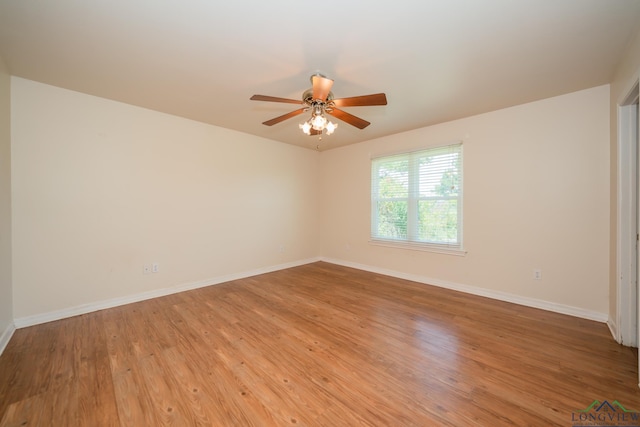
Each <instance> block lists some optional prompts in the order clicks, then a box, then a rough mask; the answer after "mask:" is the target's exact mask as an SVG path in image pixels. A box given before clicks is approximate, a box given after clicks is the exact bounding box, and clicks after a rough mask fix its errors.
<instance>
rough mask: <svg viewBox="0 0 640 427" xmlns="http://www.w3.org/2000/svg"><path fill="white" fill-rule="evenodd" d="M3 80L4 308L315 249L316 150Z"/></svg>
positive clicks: (182, 280)
mask: <svg viewBox="0 0 640 427" xmlns="http://www.w3.org/2000/svg"><path fill="white" fill-rule="evenodd" d="M11 83H12V84H11V90H12V99H13V102H12V116H13V117H12V127H13V128H12V132H13V137H12V144H13V145H12V148H13V153H12V154H13V167H12V186H13V193H14V194H13V220H14V228H13V238H14V247H13V280H14V283H13V287H14V288H13V289H14V300H15V304H14V312H15V318H16V319H18V318H23V317H25V316H34V315H39V314H42V313H48V312H55V311H60V310H66V309H68V308H70V307H78V306H83V305H87V304H89V305H90V304H94V303H96V302H100V301H105V300H111V299H117V298H122V297H127V296H130V295H136V294H141V293H146V292H152V291H154V290H158V289H166V288H171V287H174V286H182V285H185V284H187V285H188V284H192V283H202V282H206V281H208V280H210V279H215V278H219V277H226V276H228V275H232V274H237V273H239V272H244V271H253V270H256V269H260V268H266V267H270V266H278V265H283V264H287V263H294V262H296V261H300V260H305V259H308V258H310V257H315V256H317V254H318V252H319V249H318V246H317V234H316V228H317V227H316V224H317V222H318V216H317V215H318V214H317V213H318V207H319V205H318V200H317V197H316V195H315V194H314V192H313V191H310V190H311V189H315V188H317V184H318V183H317V179H318V176H319V172H318V164H319V155H318V153H317V152H314V151H310V150H306V149H302V148H297V147H293V146H290V145H285V144H281V143H277V142H274V141H269V140H266V139H261V138H257V137H254V136H251V135H247V134H243V133H239V132H235V131H230V130H226V129H222V128H218V127H215V126H210V125H206V124H202V123H198V122H194V121H189V120H186V119H182V118H178V117H175V116H170V115H166V114H161V113H158V112H154V111H150V110H145V109H141V108H138V107H134V106H131V105H126V104H121V103H117V102H113V101H109V100H105V99H101V98H96V97H92V96H89V95H84V94H80V93H77V92H72V91H68V90H63V89H59V88H56V87H52V86H47V85H43V84H39V83H36V82H33V81H29V80H24V79H21V78H16V77H12V78H11ZM5 145H6V144H5ZM3 180H5V177H4V175H3ZM281 246H282V249H281ZM152 262H157V263H159V266H160V272H159V273H155V274H143V265H144V264H145V263H152Z"/></svg>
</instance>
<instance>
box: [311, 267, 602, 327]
mask: <svg viewBox="0 0 640 427" xmlns="http://www.w3.org/2000/svg"><path fill="white" fill-rule="evenodd" d="M322 261H325V262H328V263H331V264H337V265H342V266H344V267H351V268H355V269H358V270H364V271H370V272H372V273H378V274H383V275H385V276H391V277H397V278H399V279H405V280H411V281H412V282H418V283H424V284H426V285H433V286H438V287H440V288H446V289H451V290H454V291H459V292H464V293H467V294H472V295H478V296H482V297H487V298H491V299H495V300H499V301H505V302H510V303H514V304H519V305H524V306H527V307H533V308H539V309H542V310H547V311H552V312H555V313H561V314H567V315H569V316H573V317H579V318H582V319H588V320H595V321H596V322H601V323H607V320H609V317H608V315H607V314H606V313H600V312H597V311H591V310H585V309H583V308H579V307H573V306H570V305H564V304H558V303H554V302H549V301H544V300H540V299H536V298H528V297H523V296H520V295H515V294H511V293H508V292H501V291H494V290H490V289H485V288H479V287H476V286H471V285H464V284H460V283H453V282H447V281H444V280H439V279H433V278H430V277H425V276H420V275H417V274H409V273H403V272H400V271H395V270H388V269H385V268H379V267H373V266H370V265H365V264H358V263H354V262H350V261H343V260H339V259H333V258H324V257H323V258H322Z"/></svg>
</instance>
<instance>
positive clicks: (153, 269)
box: [151, 262, 160, 273]
mask: <svg viewBox="0 0 640 427" xmlns="http://www.w3.org/2000/svg"><path fill="white" fill-rule="evenodd" d="M158 271H160V265H158V263H157V262H154V263H153V264H151V272H152V273H157V272H158Z"/></svg>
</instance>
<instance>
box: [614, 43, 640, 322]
mask: <svg viewBox="0 0 640 427" xmlns="http://www.w3.org/2000/svg"><path fill="white" fill-rule="evenodd" d="M626 52H627V53H626V55H625V56H624V58H623V59H622V61H621V62H620V64H619V65H618V67H617V69H616V73H615V75H614V78H613V80H612V82H611V101H610V117H611V129H610V133H611V137H610V143H611V144H610V161H611V174H610V185H611V191H610V193H611V202H610V208H611V211H610V218H611V224H610V232H609V233H610V237H611V240H610V245H609V246H610V253H609V265H610V267H609V271H610V273H609V285H610V288H609V319H610V322H613V323H614V325H615V323H616V321H617V320H616V318H617V306H616V299H617V284H618V272H617V256H618V254H617V244H618V241H617V226H618V224H617V216H618V211H617V206H618V199H617V180H618V164H617V162H618V106H619V105H621V104H622V103H623V101H624V99H625V98H626V96H627V95H628V93H629V91H630V90H631V89H632V88H633V85H634V83H636V82H637V81H638V75H639V73H640V31H638V32H637V33H636V36H635V37H634V38H633V39H632V40H631V41H630V43H629V46H628V47H627V51H626ZM616 326H618V325H616Z"/></svg>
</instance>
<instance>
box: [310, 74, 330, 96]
mask: <svg viewBox="0 0 640 427" xmlns="http://www.w3.org/2000/svg"><path fill="white" fill-rule="evenodd" d="M311 83H313V99H314V100H315V99H320V100H322V101H326V100H327V96H329V92H331V87H332V86H333V80H331V79H328V78H326V77H322V76H319V75H315V76H312V77H311Z"/></svg>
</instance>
